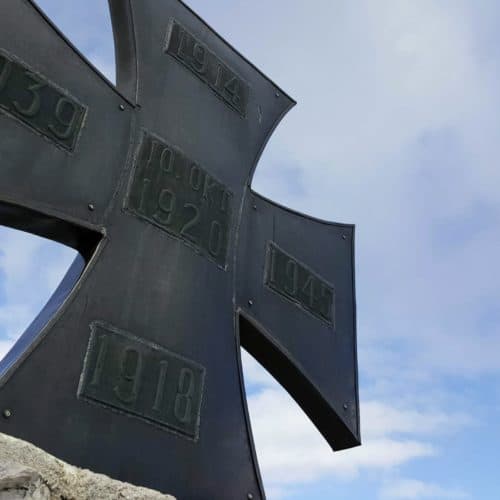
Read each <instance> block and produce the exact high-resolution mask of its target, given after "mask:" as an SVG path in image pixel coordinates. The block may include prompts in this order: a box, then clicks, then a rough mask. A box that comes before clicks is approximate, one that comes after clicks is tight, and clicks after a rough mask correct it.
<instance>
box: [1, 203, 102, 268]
mask: <svg viewBox="0 0 500 500" xmlns="http://www.w3.org/2000/svg"><path fill="white" fill-rule="evenodd" d="M19 202H20V200H17V201H16V202H13V201H12V202H11V201H8V200H5V199H0V225H3V226H7V227H11V228H13V229H18V230H20V231H25V232H27V233H31V234H35V235H37V236H41V237H42V238H46V239H49V240H52V241H56V242H58V243H61V244H63V245H66V246H69V247H71V248H74V249H75V250H77V251H78V252H79V253H80V254H81V255H82V256H83V258H84V259H85V261H86V262H89V261H90V259H91V258H92V256H93V254H94V252H95V249H96V248H97V246H98V245H99V242H100V241H101V239H102V238H104V237H105V236H106V231H105V229H104V228H102V227H100V226H93V225H90V224H85V225H84V224H83V223H82V221H79V220H73V219H71V218H70V217H67V216H61V214H59V213H57V212H54V213H52V212H51V211H49V210H43V209H42V208H41V207H40V206H34V207H33V206H31V205H30V204H29V203H24V201H21V203H22V205H20V204H19Z"/></svg>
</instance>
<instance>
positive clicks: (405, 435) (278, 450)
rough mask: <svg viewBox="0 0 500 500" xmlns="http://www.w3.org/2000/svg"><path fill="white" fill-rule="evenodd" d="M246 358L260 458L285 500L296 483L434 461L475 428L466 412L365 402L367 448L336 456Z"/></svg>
mask: <svg viewBox="0 0 500 500" xmlns="http://www.w3.org/2000/svg"><path fill="white" fill-rule="evenodd" d="M242 359H243V366H244V373H245V381H246V384H247V386H250V387H253V391H252V392H251V395H250V397H249V399H248V405H249V411H250V416H251V421H252V430H253V433H254V438H255V443H256V448H257V455H258V458H259V463H260V466H261V468H262V472H263V477H264V480H265V483H266V486H267V487H268V488H269V489H270V490H272V491H274V490H279V492H280V495H281V496H280V495H278V494H276V498H281V497H283V498H286V495H287V494H288V495H290V492H289V490H288V488H290V487H293V486H294V485H295V486H297V485H303V484H305V483H310V482H314V481H318V480H321V479H325V478H327V477H332V476H336V477H337V478H339V479H343V480H346V479H352V478H354V477H357V476H359V474H361V473H362V472H363V471H379V472H388V471H390V470H393V469H394V468H398V467H400V466H402V465H404V464H407V463H409V462H411V461H413V460H416V459H423V458H429V457H435V456H437V455H438V454H439V451H440V450H439V446H438V444H437V443H438V440H439V438H440V437H441V436H442V435H443V434H444V433H456V432H458V431H460V430H462V429H463V428H464V427H466V426H470V425H471V424H473V420H472V419H471V418H470V417H469V416H468V415H466V414H462V413H446V412H437V411H435V410H432V411H426V410H418V411H417V410H415V409H401V408H397V407H395V406H392V405H390V404H388V403H386V402H382V401H373V400H372V401H365V402H362V405H361V417H362V425H361V428H362V433H363V445H362V446H361V447H360V448H353V449H351V450H346V451H343V452H339V453H335V454H333V453H332V451H331V449H330V447H329V446H328V445H327V443H326V441H325V440H324V439H323V438H322V437H321V435H320V434H319V432H318V431H317V430H316V428H315V427H314V426H313V424H312V423H311V422H310V420H309V419H308V417H307V416H306V415H305V414H304V413H303V412H302V410H300V408H299V407H298V406H297V405H296V404H295V402H294V401H293V400H292V399H291V397H290V396H289V395H288V394H286V392H285V391H284V390H283V389H282V388H281V387H280V386H279V385H278V384H277V382H276V381H275V380H274V379H272V377H271V376H270V375H269V374H268V373H267V372H266V371H265V370H264V369H263V368H261V367H260V365H259V364H258V363H257V362H256V361H255V360H254V359H253V358H252V357H251V356H249V355H248V354H246V353H245V354H244V355H243V357H242ZM256 388H258V390H257V391H256V390H255V389H256ZM286 492H288V493H286ZM270 498H274V497H273V496H271V497H270Z"/></svg>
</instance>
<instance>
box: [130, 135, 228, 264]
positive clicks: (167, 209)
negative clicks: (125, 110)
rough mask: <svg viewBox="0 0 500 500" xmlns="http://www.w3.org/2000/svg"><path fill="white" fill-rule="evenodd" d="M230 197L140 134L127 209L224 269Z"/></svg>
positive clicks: (220, 186)
mask: <svg viewBox="0 0 500 500" xmlns="http://www.w3.org/2000/svg"><path fill="white" fill-rule="evenodd" d="M232 198H233V194H232V193H231V192H230V191H229V190H228V189H227V188H226V186H224V185H223V184H222V183H220V182H219V181H217V180H216V179H215V178H214V177H213V176H211V175H210V174H209V173H208V172H207V171H205V170H204V169H203V167H201V166H200V165H198V164H197V163H195V162H194V161H193V160H191V159H190V158H188V157H187V156H186V155H184V154H183V153H182V152H181V151H179V150H178V149H177V148H174V147H173V146H169V145H167V144H166V143H165V142H164V141H162V140H161V139H159V138H158V137H155V136H153V135H151V134H149V133H148V132H144V136H143V140H142V143H141V148H140V150H139V154H138V157H137V160H136V165H135V170H134V176H133V182H132V184H131V187H130V191H129V195H128V202H127V208H128V209H129V210H130V211H131V212H133V213H135V214H136V215H138V216H139V217H142V218H144V219H146V220H147V221H149V222H151V223H152V224H155V225H156V226H158V227H160V228H161V229H164V230H165V231H167V232H169V233H170V234H172V235H173V236H176V237H178V238H181V239H183V240H184V241H185V242H186V243H188V244H189V245H191V246H192V247H193V248H194V249H195V250H196V251H198V252H200V253H202V254H204V255H206V256H207V257H208V258H210V259H212V260H214V261H215V262H217V263H218V264H219V265H220V266H222V267H225V265H226V255H227V248H228V244H229V233H230V225H231V217H232Z"/></svg>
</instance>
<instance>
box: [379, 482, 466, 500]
mask: <svg viewBox="0 0 500 500" xmlns="http://www.w3.org/2000/svg"><path fill="white" fill-rule="evenodd" d="M380 498H381V499H382V500H392V499H409V500H418V499H422V498H427V499H428V498H430V499H434V500H444V499H446V498H449V499H461V498H470V497H469V495H468V494H467V493H466V492H465V491H463V490H461V489H455V488H452V489H448V488H443V487H442V486H440V485H438V484H434V483H426V482H423V481H417V480H415V479H397V480H395V481H392V482H388V483H387V484H385V485H384V486H383V488H382V490H381V492H380Z"/></svg>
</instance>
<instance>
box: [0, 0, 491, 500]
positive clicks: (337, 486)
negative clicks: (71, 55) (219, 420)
mask: <svg viewBox="0 0 500 500" xmlns="http://www.w3.org/2000/svg"><path fill="white" fill-rule="evenodd" d="M188 3H189V5H190V6H191V7H193V8H194V9H195V10H196V11H197V12H199V13H200V14H201V15H202V17H204V18H205V19H206V20H207V21H208V22H209V23H210V24H211V25H212V26H213V27H214V28H215V29H217V30H218V31H219V32H220V33H221V34H222V35H223V36H224V37H226V38H227V39H229V40H230V41H231V42H232V43H233V45H235V46H236V47H237V48H238V49H239V50H240V51H241V52H243V54H245V55H246V56H247V57H248V58H249V59H250V60H251V61H252V62H254V63H255V64H256V65H257V66H258V67H259V68H260V69H262V70H263V71H264V72H265V73H266V74H268V75H269V76H270V77H271V78H272V79H273V80H275V81H276V82H277V83H278V84H279V85H280V86H282V87H283V88H284V89H285V90H287V91H288V92H289V93H290V94H291V95H292V96H293V97H294V98H295V99H297V101H298V106H297V107H296V108H295V109H294V110H292V112H291V113H290V114H289V115H288V116H287V117H286V118H285V120H284V122H283V123H282V124H281V126H280V127H279V128H278V130H277V131H276V133H275V135H274V136H273V138H272V139H271V142H270V144H269V145H268V148H267V149H266V151H265V153H264V156H263V158H262V161H261V163H260V165H259V167H258V170H257V173H256V177H255V180H254V188H255V189H256V190H257V191H259V192H261V193H263V194H264V195H266V196H268V197H270V198H272V199H274V200H276V201H278V202H280V203H282V204H285V205H288V206H290V207H293V208H294V209H296V210H300V211H303V212H305V213H308V214H312V215H314V216H318V217H321V218H324V219H329V220H335V221H339V222H349V223H355V224H356V245H357V248H356V259H357V269H356V276H357V301H358V341H359V368H360V399H361V419H362V433H363V441H364V444H363V446H362V447H360V448H356V449H353V450H349V451H346V452H341V453H337V454H332V453H331V452H330V450H329V448H328V446H327V445H326V443H325V442H324V441H323V439H322V438H321V436H320V435H319V434H318V433H317V432H316V431H315V429H314V428H313V427H312V425H311V424H310V423H309V422H308V420H307V418H306V417H304V416H303V415H302V414H301V412H300V410H298V409H297V407H296V406H295V405H294V403H293V402H291V401H290V399H289V398H288V396H287V395H286V394H285V393H284V392H283V391H282V390H281V389H280V388H279V387H278V386H277V385H276V384H275V383H274V382H273V381H272V380H271V379H270V378H269V377H267V376H266V374H265V373H264V372H263V371H262V369H260V368H259V367H258V366H257V365H256V364H255V362H253V361H252V360H251V359H250V358H248V357H245V361H246V363H245V368H246V372H245V374H246V379H247V383H248V387H249V394H250V397H249V405H250V411H251V416H252V422H253V428H254V433H255V439H256V443H257V451H258V455H259V460H260V464H261V468H262V473H263V477H264V481H265V484H266V489H267V491H268V497H269V499H270V500H278V499H299V498H300V499H311V500H315V499H329V498H332V499H337V500H342V499H346V500H347V499H349V500H351V499H363V500H364V499H367V500H371V499H374V500H392V499H436V500H440V499H479V500H490V499H491V500H493V499H495V500H496V499H498V498H499V492H500V475H499V474H498V465H497V464H498V449H499V447H500V425H499V421H500V419H499V417H500V389H499V383H498V382H499V374H500V312H499V311H500V309H499V307H498V306H499V297H500V279H499V278H500V276H499V275H500V266H498V265H497V261H498V255H499V254H500V231H499V225H500V224H499V223H500V198H499V196H498V193H499V190H500V187H499V186H500V173H499V169H498V158H499V157H500V141H499V137H500V114H499V113H498V111H497V110H498V109H500V106H499V104H500V102H499V101H500V92H499V89H500V85H499V84H500V81H499V80H500V49H499V48H498V47H500V45H499V41H500V39H499V34H498V25H499V21H500V5H499V4H498V2H494V1H488V0H478V1H475V2H472V1H465V0H433V1H431V0H419V1H418V2H417V1H407V0H391V1H386V0H378V1H377V2H373V1H368V0H310V1H308V2H304V1H298V0H288V1H285V0H266V1H264V0H255V1H253V2H244V1H242V0H231V1H230V0H213V1H210V2H206V1H205V2H203V1H202V0H191V1H189V2H188ZM39 4H40V5H41V6H42V7H43V8H44V9H45V10H46V12H47V13H48V14H49V16H50V17H52V19H54V21H55V22H56V23H57V24H58V25H59V26H60V27H61V28H62V30H63V31H64V32H65V33H66V34H67V35H68V36H69V38H71V39H72V40H73V42H74V43H75V44H76V45H77V46H78V47H79V48H80V49H81V50H82V51H83V52H84V53H85V54H86V55H87V56H88V57H89V58H90V59H91V60H92V61H93V62H94V64H96V65H97V66H98V67H99V68H100V69H101V70H102V71H103V72H104V73H105V74H107V75H109V77H110V78H113V74H114V56H113V47H112V35H111V31H110V24H109V16H108V13H107V2H105V1H104V0H86V2H80V1H77V0H39ZM0 236H1V238H0V251H1V252H0V334H1V335H2V337H1V339H2V340H0V349H1V350H2V352H5V351H6V350H7V349H8V347H9V346H10V345H11V344H12V342H13V341H14V339H15V338H16V337H17V336H18V335H19V334H20V333H21V332H22V330H23V328H24V326H25V325H26V324H27V323H28V322H29V321H30V319H31V318H32V317H33V316H34V314H35V313H36V312H37V311H38V310H39V309H40V307H41V305H42V304H43V302H44V300H45V299H46V298H47V296H48V295H49V294H50V292H51V291H52V290H53V289H54V287H55V286H56V285H57V283H58V280H59V279H60V278H61V277H62V275H63V274H64V271H65V269H66V268H67V267H68V265H69V263H70V262H71V259H72V253H71V251H69V250H67V249H65V248H62V247H58V246H55V245H54V244H52V243H49V242H46V241H44V240H40V239H37V238H34V237H26V236H25V235H22V234H20V233H15V232H12V231H7V230H5V229H4V230H1V232H0Z"/></svg>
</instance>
